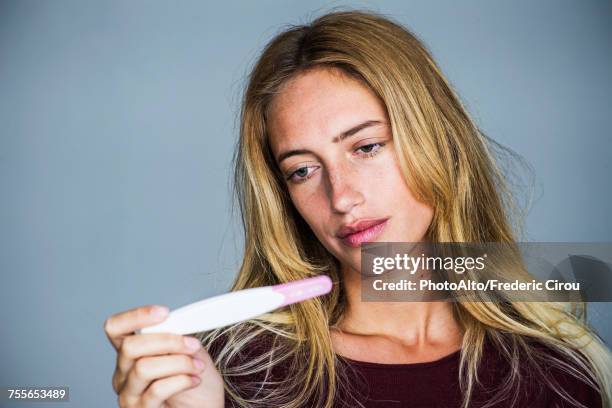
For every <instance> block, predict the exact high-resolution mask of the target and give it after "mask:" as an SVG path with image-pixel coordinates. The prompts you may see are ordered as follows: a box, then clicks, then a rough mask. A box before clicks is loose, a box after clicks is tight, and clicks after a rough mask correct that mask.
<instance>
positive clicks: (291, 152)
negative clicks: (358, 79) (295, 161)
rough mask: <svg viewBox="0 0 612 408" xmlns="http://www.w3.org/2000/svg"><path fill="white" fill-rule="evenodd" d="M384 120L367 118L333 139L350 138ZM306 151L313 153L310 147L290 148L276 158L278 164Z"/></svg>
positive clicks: (336, 141)
mask: <svg viewBox="0 0 612 408" xmlns="http://www.w3.org/2000/svg"><path fill="white" fill-rule="evenodd" d="M382 123H384V122H382V121H380V120H366V121H365V122H362V123H360V124H358V125H357V126H353V127H352V128H350V129H348V130H345V131H344V132H342V133H340V135H339V136H335V137H334V138H333V139H332V143H338V142H341V141H343V140H344V139H346V138H349V137H351V136H353V135H355V134H357V133H358V132H359V131H360V130H363V129H365V128H368V127H371V126H375V125H380V124H382ZM306 153H312V152H311V151H310V150H308V149H294V150H288V151H286V152H282V153H280V154H279V155H278V158H277V159H276V162H277V163H278V164H280V163H281V162H282V161H283V160H285V159H287V158H289V157H291V156H296V155H298V154H306Z"/></svg>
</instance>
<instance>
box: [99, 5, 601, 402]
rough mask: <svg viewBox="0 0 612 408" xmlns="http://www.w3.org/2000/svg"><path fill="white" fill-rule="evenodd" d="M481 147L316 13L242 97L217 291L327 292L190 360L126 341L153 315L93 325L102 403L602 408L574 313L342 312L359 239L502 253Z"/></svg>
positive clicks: (497, 179)
mask: <svg viewBox="0 0 612 408" xmlns="http://www.w3.org/2000/svg"><path fill="white" fill-rule="evenodd" d="M492 143H494V142H493V141H492V140H490V139H488V138H487V137H486V136H484V135H483V134H482V133H481V132H480V131H479V129H478V128H477V127H476V126H475V124H474V123H473V122H472V121H471V119H470V118H469V116H468V114H467V113H466V111H465V109H464V108H463V106H462V105H461V103H460V101H459V99H458V97H457V96H456V95H455V93H454V92H453V90H452V89H451V87H450V86H449V84H448V83H447V81H446V80H445V78H444V77H443V76H442V74H441V72H440V70H439V68H438V67H437V66H436V64H435V62H434V61H433V59H432V57H431V55H430V54H429V53H428V51H427V50H426V48H425V47H424V46H423V44H422V43H421V42H420V41H419V40H418V39H417V38H416V37H415V36H414V35H413V34H411V33H410V32H409V31H407V30H406V29H405V28H403V27H402V26H400V25H398V24H397V23H395V22H393V21H392V20H390V19H388V18H385V17H383V16H381V15H379V14H375V13H371V12H361V11H344V12H334V13H330V14H327V15H324V16H322V17H319V18H317V19H316V20H314V21H313V22H312V23H311V24H310V25H306V26H294V27H291V28H289V29H287V30H286V31H284V32H282V33H281V34H279V35H277V36H276V37H275V38H274V39H273V40H272V41H271V42H270V43H269V44H268V45H267V46H266V48H265V49H264V51H263V53H262V55H261V57H260V58H259V60H258V61H257V63H256V64H255V67H254V69H253V71H252V73H251V75H250V77H249V83H248V87H247V89H246V92H245V95H244V100H243V106H242V113H241V130H240V140H239V144H238V148H237V154H236V156H235V162H236V173H235V183H236V191H237V193H238V198H239V203H240V207H241V211H242V221H243V223H244V227H245V253H244V260H243V262H242V266H241V268H240V271H239V273H238V276H237V278H236V280H235V282H234V284H233V286H232V290H239V289H245V288H251V287H258V286H264V285H273V284H278V283H283V282H288V281H293V280H297V279H302V278H305V277H310V276H315V275H318V274H327V275H329V276H330V277H331V278H332V280H333V281H334V282H335V285H334V288H333V290H332V292H331V293H330V294H329V295H327V296H324V297H320V298H317V299H312V300H309V301H305V302H302V303H298V304H294V305H291V306H289V307H286V308H284V309H281V310H278V311H276V312H273V313H270V314H266V315H263V316H260V317H259V318H256V319H253V320H251V321H248V322H242V323H239V324H235V325H232V326H229V327H224V328H221V329H218V330H214V331H211V332H207V333H198V334H197V335H196V337H197V339H198V341H196V344H195V348H193V349H189V348H188V347H187V346H186V343H184V342H183V340H187V339H189V337H184V336H178V335H171V334H139V335H137V334H135V333H134V331H135V330H136V329H138V328H141V327H145V326H148V325H151V324H154V323H157V322H159V321H161V320H163V316H159V317H155V315H153V314H149V313H147V312H148V311H152V310H155V308H147V307H142V308H138V309H135V310H131V311H127V312H123V313H118V314H116V315H114V316H112V317H110V318H109V319H108V320H107V322H106V325H105V331H106V333H107V335H108V337H109V339H110V340H111V342H112V343H113V345H114V346H115V347H116V348H117V350H118V360H117V369H116V371H115V374H114V376H113V386H114V388H115V391H116V392H117V393H118V395H119V405H120V406H122V407H141V406H146V407H160V406H163V407H179V406H180V407H196V406H199V407H220V406H224V404H225V406H243V407H259V406H265V407H340V406H344V407H358V406H364V407H407V406H411V407H446V408H448V407H463V408H467V407H511V406H515V407H557V406H559V407H560V406H564V407H565V406H567V407H569V406H576V407H579V406H582V407H585V406H586V407H605V406H609V404H610V396H611V389H610V387H611V384H612V374H611V369H612V367H611V366H612V358H611V355H610V351H609V349H608V348H607V347H606V346H605V344H603V342H602V341H601V340H600V339H599V338H598V337H597V335H596V334H595V333H594V332H593V331H592V330H591V329H590V328H589V327H588V326H587V325H586V323H585V322H584V321H583V319H581V318H580V316H581V315H580V314H578V313H573V312H572V310H575V309H573V308H572V306H576V305H573V304H572V305H568V304H561V303H552V302H546V303H535V302H531V303H527V302H485V301H483V300H484V299H483V298H480V297H479V295H478V293H472V294H470V295H469V296H470V297H469V298H468V300H461V301H457V302H362V301H361V297H360V293H361V289H360V243H362V242H364V241H374V240H375V241H379V242H476V243H479V242H501V243H513V242H515V240H516V236H517V235H518V234H519V230H520V227H519V226H518V221H519V220H514V219H513V214H514V213H513V211H514V209H515V206H514V205H513V204H512V203H513V201H512V197H511V196H510V194H509V190H508V189H507V188H506V185H505V182H504V179H503V176H502V174H501V172H500V171H499V170H498V167H497V166H496V163H495V160H494V155H493V154H492V150H491V148H492V146H493V144H492ZM513 223H514V224H516V225H515V227H516V228H515V229H516V231H514V230H513V228H512V225H513ZM364 228H368V229H367V233H361V234H359V233H355V234H352V235H349V236H347V233H348V232H350V231H358V230H363V229H364ZM578 306H584V305H578ZM578 310H580V309H578ZM582 316H583V315H582ZM201 346H203V347H201ZM193 357H195V359H193ZM198 361H199V363H198ZM192 378H195V379H196V380H195V382H191V379H192Z"/></svg>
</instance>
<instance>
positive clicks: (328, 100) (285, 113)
mask: <svg viewBox="0 0 612 408" xmlns="http://www.w3.org/2000/svg"><path fill="white" fill-rule="evenodd" d="M385 116H386V115H385V109H384V106H383V105H382V103H381V101H380V100H379V99H378V98H377V97H376V96H375V95H374V93H373V92H372V91H370V90H369V89H368V88H367V87H366V86H364V85H363V84H361V83H360V82H359V81H357V80H355V79H352V78H349V77H339V76H338V75H333V74H331V73H329V72H326V71H325V70H317V71H312V72H308V73H306V74H303V75H300V76H299V77H297V78H295V79H293V80H291V82H290V83H288V84H286V85H285V86H284V87H283V88H282V90H281V92H279V93H278V94H277V95H276V96H275V98H274V100H273V102H272V105H271V109H270V111H269V115H268V117H267V126H268V133H269V136H270V139H271V140H270V142H271V144H272V145H273V146H274V145H276V144H284V143H292V142H295V141H299V140H301V139H304V138H307V139H312V138H317V137H325V138H332V137H334V136H335V135H337V134H339V133H341V132H342V131H344V130H346V129H348V128H349V127H350V126H352V125H355V124H357V122H359V121H364V120H381V121H384V120H385Z"/></svg>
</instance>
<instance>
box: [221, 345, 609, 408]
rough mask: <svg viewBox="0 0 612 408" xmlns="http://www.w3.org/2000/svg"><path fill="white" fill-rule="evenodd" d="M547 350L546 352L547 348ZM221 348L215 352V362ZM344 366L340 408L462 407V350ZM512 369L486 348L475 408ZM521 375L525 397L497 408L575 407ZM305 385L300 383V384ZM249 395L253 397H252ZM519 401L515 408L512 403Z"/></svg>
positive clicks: (531, 373) (575, 386)
mask: <svg viewBox="0 0 612 408" xmlns="http://www.w3.org/2000/svg"><path fill="white" fill-rule="evenodd" d="M265 344H266V342H265V341H261V342H260V343H259V344H258V345H255V346H254V347H252V348H251V350H249V351H248V352H247V353H246V354H243V355H242V357H243V358H249V356H252V354H251V353H259V352H261V350H262V347H265ZM541 347H544V346H541ZM545 350H547V351H548V352H549V354H550V355H551V356H555V357H559V355H558V354H555V353H554V352H553V351H551V350H549V349H548V348H546V349H545ZM216 351H217V348H216V347H212V348H209V352H210V354H211V355H212V356H213V357H214V356H215V353H216ZM338 358H339V360H340V363H341V365H342V366H343V367H344V368H346V375H347V378H348V383H349V384H351V386H352V388H351V389H350V390H348V391H342V390H341V391H340V392H339V394H338V400H337V401H336V407H337V408H349V407H350V408H353V407H357V404H356V403H355V402H351V401H350V399H348V398H346V396H347V395H350V396H352V397H353V398H356V399H357V400H358V401H360V402H361V403H362V404H363V405H364V406H365V407H366V408H383V407H384V408H387V407H389V408H399V407H402V408H403V407H410V408H424V407H428V408H429V407H438V408H459V407H460V405H461V401H462V396H461V392H460V389H459V381H458V378H459V358H460V350H458V351H456V352H454V353H452V354H450V355H447V356H445V357H443V358H441V359H438V360H436V361H431V362H426V363H415V364H379V363H370V362H364V361H355V360H352V359H348V358H345V357H340V356H338ZM508 370H509V365H508V362H507V361H504V360H503V359H502V357H501V354H500V353H499V352H497V350H495V349H494V348H493V347H492V345H491V344H490V343H489V342H487V341H486V342H485V347H484V348H483V357H482V361H481V365H480V369H479V371H478V376H479V379H480V381H481V382H482V384H480V385H478V386H476V387H475V388H474V390H473V394H472V395H473V396H472V402H471V403H470V408H476V407H481V406H483V405H484V404H485V403H486V402H490V401H491V400H492V399H495V397H499V395H500V394H499V392H497V390H496V387H499V386H500V385H502V381H503V379H504V378H505V376H506V375H507V373H508V372H509V371H508ZM543 370H544V373H545V375H546V376H547V377H548V378H552V379H554V380H555V382H556V383H558V384H559V388H561V389H562V390H563V391H565V392H566V393H567V394H569V395H570V396H572V397H573V398H574V399H576V400H578V401H579V402H581V403H582V404H584V405H585V406H586V407H589V408H601V407H602V401H601V396H600V395H599V393H598V392H597V391H596V390H594V389H593V388H591V387H590V386H588V385H587V384H586V383H584V382H581V381H579V380H577V379H576V378H575V377H573V376H571V375H569V374H565V373H564V372H562V371H560V370H559V369H556V368H552V367H546V365H544V366H543ZM291 375H292V373H291V372H290V371H289V370H288V369H287V367H286V366H285V365H283V364H281V365H278V366H276V367H275V368H274V370H273V373H272V378H271V379H272V380H278V379H286V378H290V377H291ZM521 375H522V376H523V381H522V383H521V388H520V390H519V391H514V392H511V393H510V394H509V395H506V396H507V398H506V399H505V400H503V401H498V403H496V404H495V405H493V407H495V408H505V407H511V406H514V407H517V408H527V407H529V408H557V407H572V406H575V405H570V404H569V403H568V402H567V401H565V400H563V399H562V398H561V397H560V396H559V395H558V394H557V393H555V392H554V391H552V390H551V389H550V388H548V387H547V385H546V382H545V381H544V379H543V378H542V373H538V372H537V371H536V370H534V369H532V368H530V366H529V364H527V363H526V362H523V361H522V362H521ZM261 380H262V376H260V375H258V374H255V375H249V376H241V377H240V378H239V383H240V384H242V385H244V384H248V383H251V384H255V388H257V382H258V381H261ZM295 380H296V381H300V379H299V378H295ZM243 395H248V392H246V394H243ZM513 398H516V401H515V402H514V405H512V399H513ZM315 405H316V404H312V403H311V404H308V405H305V406H306V407H308V408H310V407H314V406H315ZM232 406H235V405H234V404H233V403H232V401H231V400H230V399H229V397H226V407H232Z"/></svg>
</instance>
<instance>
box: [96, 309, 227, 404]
mask: <svg viewBox="0 0 612 408" xmlns="http://www.w3.org/2000/svg"><path fill="white" fill-rule="evenodd" d="M158 310H161V311H164V310H165V313H162V314H156V311H158ZM166 316H167V308H163V307H158V306H143V307H139V308H136V309H132V310H128V311H125V312H120V313H117V314H114V315H112V316H110V317H109V318H108V319H107V320H106V322H105V323H104V331H105V332H106V335H107V337H108V339H109V340H110V342H111V343H112V345H113V347H114V348H115V350H117V365H116V367H115V373H114V374H113V389H114V390H115V392H116V393H117V395H118V401H119V406H120V407H121V408H189V407H197V408H219V407H223V406H224V390H223V379H222V378H221V375H220V374H219V371H217V368H216V367H215V366H214V364H213V361H212V359H211V357H210V355H209V354H208V353H207V352H206V350H204V348H203V347H202V345H201V344H200V342H199V340H198V339H196V338H195V337H190V336H182V335H179V334H171V333H145V334H135V331H136V329H141V328H143V327H146V326H152V325H154V324H157V323H160V322H162V321H163V320H165V318H166Z"/></svg>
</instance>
